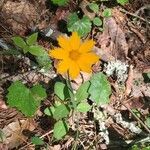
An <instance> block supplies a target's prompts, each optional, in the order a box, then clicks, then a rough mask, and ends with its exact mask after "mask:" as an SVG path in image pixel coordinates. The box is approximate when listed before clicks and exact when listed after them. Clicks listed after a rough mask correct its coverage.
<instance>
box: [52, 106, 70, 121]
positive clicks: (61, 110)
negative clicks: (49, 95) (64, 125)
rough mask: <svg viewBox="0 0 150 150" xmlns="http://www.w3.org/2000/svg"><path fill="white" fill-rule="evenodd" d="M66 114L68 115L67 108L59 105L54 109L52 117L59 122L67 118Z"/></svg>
mask: <svg viewBox="0 0 150 150" xmlns="http://www.w3.org/2000/svg"><path fill="white" fill-rule="evenodd" d="M68 114H69V110H68V108H67V107H66V106H65V105H64V104H61V105H59V106H58V107H56V109H55V111H54V116H53V117H54V119H56V120H59V119H62V118H65V117H67V116H68Z"/></svg>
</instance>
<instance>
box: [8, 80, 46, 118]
mask: <svg viewBox="0 0 150 150" xmlns="http://www.w3.org/2000/svg"><path fill="white" fill-rule="evenodd" d="M36 89H37V91H35V90H36ZM39 89H40V90H39ZM8 91H9V92H8V94H7V99H8V101H7V102H8V104H9V105H10V106H11V107H16V108H17V109H18V110H20V111H21V112H22V113H23V114H24V115H25V116H27V117H31V116H33V115H34V114H35V112H36V111H37V108H38V107H39V105H40V101H41V100H43V98H45V97H46V96H45V92H44V89H43V90H42V88H41V86H35V87H33V88H32V89H31V90H30V89H28V88H27V87H26V86H25V85H24V84H22V83H21V82H20V81H15V82H14V83H12V84H11V86H10V87H9V88H8ZM36 92H37V93H36ZM38 92H40V93H38ZM35 98H37V99H35Z"/></svg>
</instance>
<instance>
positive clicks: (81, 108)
mask: <svg viewBox="0 0 150 150" xmlns="http://www.w3.org/2000/svg"><path fill="white" fill-rule="evenodd" d="M90 109H91V106H90V105H89V104H88V103H86V102H83V103H80V104H79V105H78V106H77V110H78V111H79V112H83V113H85V112H87V111H89V110H90Z"/></svg>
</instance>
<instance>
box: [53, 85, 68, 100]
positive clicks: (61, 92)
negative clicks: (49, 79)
mask: <svg viewBox="0 0 150 150" xmlns="http://www.w3.org/2000/svg"><path fill="white" fill-rule="evenodd" d="M54 93H55V94H56V95H57V96H58V97H59V98H60V99H61V100H65V99H67V98H69V92H68V88H67V86H66V85H65V84H64V83H62V82H56V83H55V85H54Z"/></svg>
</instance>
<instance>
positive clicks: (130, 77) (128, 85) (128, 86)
mask: <svg viewBox="0 0 150 150" xmlns="http://www.w3.org/2000/svg"><path fill="white" fill-rule="evenodd" d="M133 76H134V74H133V66H132V65H130V67H129V73H128V79H127V81H126V89H125V95H127V96H128V95H129V94H130V92H131V90H132V86H133V78H134V77H133Z"/></svg>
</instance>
